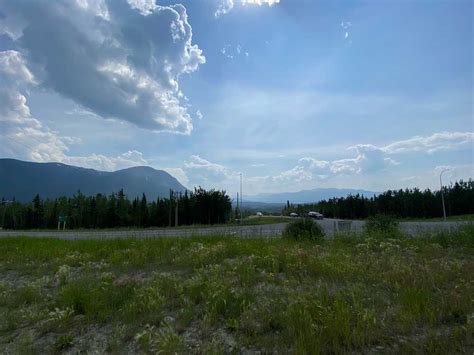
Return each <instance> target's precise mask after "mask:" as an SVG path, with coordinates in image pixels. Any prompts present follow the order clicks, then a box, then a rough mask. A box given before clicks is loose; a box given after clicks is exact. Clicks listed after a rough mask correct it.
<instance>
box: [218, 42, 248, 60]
mask: <svg viewBox="0 0 474 355" xmlns="http://www.w3.org/2000/svg"><path fill="white" fill-rule="evenodd" d="M221 54H222V55H223V56H224V57H226V58H229V59H234V58H235V57H239V56H241V55H245V57H248V56H249V55H250V54H249V52H246V51H244V48H243V47H242V45H241V44H237V45H236V46H232V45H230V44H226V45H224V47H222V49H221Z"/></svg>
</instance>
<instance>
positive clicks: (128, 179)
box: [0, 159, 186, 202]
mask: <svg viewBox="0 0 474 355" xmlns="http://www.w3.org/2000/svg"><path fill="white" fill-rule="evenodd" d="M120 189H123V190H124V192H125V194H126V195H127V196H128V197H129V198H135V197H136V196H140V197H141V195H142V194H143V193H144V194H145V195H146V197H147V198H148V199H156V198H157V197H158V196H160V197H166V196H169V190H170V189H172V190H174V191H183V192H184V191H185V190H186V188H185V187H184V186H183V185H181V184H180V183H179V181H178V180H176V179H175V178H174V177H173V176H171V175H170V174H168V173H167V172H165V171H162V170H155V169H153V168H150V167H147V166H138V167H133V168H128V169H123V170H118V171H114V172H106V171H98V170H94V169H85V168H79V167H75V166H70V165H65V164H60V163H32V162H26V161H20V160H15V159H0V198H2V197H3V198H5V199H12V198H15V199H16V200H18V201H21V202H27V201H31V200H32V199H33V198H34V196H35V195H36V194H39V195H40V196H41V198H56V197H60V196H72V195H74V194H75V193H77V192H78V191H79V190H80V191H81V192H82V193H83V194H84V195H95V194H97V193H102V194H111V193H112V192H118V191H119V190H120Z"/></svg>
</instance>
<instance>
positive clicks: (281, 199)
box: [244, 188, 379, 204]
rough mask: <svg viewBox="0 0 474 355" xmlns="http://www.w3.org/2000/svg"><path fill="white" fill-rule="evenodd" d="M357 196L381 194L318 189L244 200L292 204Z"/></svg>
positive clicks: (267, 194)
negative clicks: (287, 202)
mask: <svg viewBox="0 0 474 355" xmlns="http://www.w3.org/2000/svg"><path fill="white" fill-rule="evenodd" d="M357 194H359V195H364V196H366V197H371V196H373V195H378V194H379V192H374V191H368V190H363V189H339V188H316V189H311V190H301V191H295V192H277V193H261V194H257V195H253V196H247V197H246V198H244V204H245V201H246V200H247V201H252V202H265V203H286V201H290V203H316V202H319V201H321V200H327V199H330V198H334V197H336V198H339V197H346V196H348V195H357Z"/></svg>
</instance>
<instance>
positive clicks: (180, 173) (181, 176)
mask: <svg viewBox="0 0 474 355" xmlns="http://www.w3.org/2000/svg"><path fill="white" fill-rule="evenodd" d="M163 170H164V171H166V172H167V173H169V174H171V175H172V176H173V177H175V178H176V179H178V181H179V182H180V183H181V184H183V185H184V186H187V185H188V184H189V178H188V176H187V175H186V172H185V171H184V170H183V169H182V168H163Z"/></svg>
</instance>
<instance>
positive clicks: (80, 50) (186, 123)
mask: <svg viewBox="0 0 474 355" xmlns="http://www.w3.org/2000/svg"><path fill="white" fill-rule="evenodd" d="M0 8H2V13H3V14H4V18H2V19H1V20H0V22H1V25H0V31H2V32H3V33H12V32H15V33H20V34H19V35H18V37H17V38H13V39H14V40H15V44H16V46H17V47H18V48H19V51H20V52H21V53H23V58H24V60H25V61H26V64H27V66H28V68H29V70H30V72H31V73H32V74H33V75H34V77H35V78H36V79H37V80H38V85H41V86H42V87H44V88H46V89H48V90H52V91H54V92H56V93H58V94H60V95H61V96H64V97H67V98H69V99H72V100H73V101H75V102H76V103H77V104H78V105H80V106H81V107H84V108H85V109H87V110H90V111H92V112H94V113H95V114H97V115H99V116H101V117H104V118H114V119H118V120H124V121H128V122H131V123H133V124H135V125H136V126H138V127H141V128H145V129H149V130H154V131H169V132H176V133H185V134H188V133H190V132H191V130H192V123H191V116H190V115H189V113H188V112H187V108H186V105H182V104H181V99H182V97H184V95H180V93H181V92H180V89H179V78H180V76H182V75H183V74H187V73H192V72H194V71H196V70H197V69H198V67H199V65H200V64H203V63H205V57H204V56H203V54H202V51H201V49H199V47H198V46H197V45H195V44H193V43H192V28H191V26H190V24H189V22H188V17H187V13H186V9H185V7H184V6H182V5H179V4H178V5H172V6H158V5H156V4H155V3H154V1H151V0H129V1H128V3H127V2H126V1H125V0H117V1H113V2H105V1H100V0H98V1H92V0H76V1H69V0H59V1H54V2H53V1H41V2H29V1H22V0H19V1H14V2H12V1H8V0H0ZM13 24H19V25H13ZM20 25H21V30H19V29H18V28H13V27H15V26H16V27H18V26H20ZM9 67H12V66H9ZM13 70H15V69H13ZM23 74H24V75H26V74H27V73H23Z"/></svg>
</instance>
